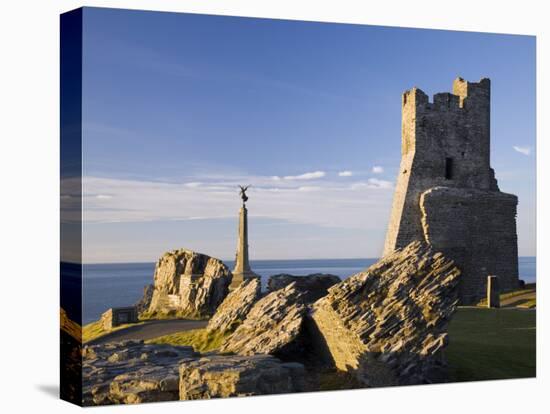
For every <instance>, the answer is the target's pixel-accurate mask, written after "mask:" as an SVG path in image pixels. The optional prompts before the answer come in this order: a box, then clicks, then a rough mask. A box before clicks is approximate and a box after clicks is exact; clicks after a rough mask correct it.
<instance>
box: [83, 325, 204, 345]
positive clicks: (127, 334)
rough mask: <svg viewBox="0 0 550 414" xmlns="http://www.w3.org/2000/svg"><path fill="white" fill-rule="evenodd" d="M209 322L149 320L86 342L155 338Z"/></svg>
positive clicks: (202, 326)
mask: <svg viewBox="0 0 550 414" xmlns="http://www.w3.org/2000/svg"><path fill="white" fill-rule="evenodd" d="M207 323H208V321H193V320H188V319H176V320H164V321H149V322H145V323H143V324H140V325H134V326H130V327H128V328H126V329H121V330H119V331H115V332H111V333H110V334H107V335H104V336H101V337H99V338H96V339H93V340H91V341H89V342H86V344H87V345H96V344H104V343H107V342H118V341H125V340H127V339H143V340H146V339H153V338H156V337H159V336H163V335H169V334H173V333H176V332H181V331H188V330H191V329H199V328H204V327H205V326H206V324H207Z"/></svg>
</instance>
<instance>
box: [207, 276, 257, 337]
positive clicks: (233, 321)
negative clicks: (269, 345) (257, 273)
mask: <svg viewBox="0 0 550 414" xmlns="http://www.w3.org/2000/svg"><path fill="white" fill-rule="evenodd" d="M260 296H261V291H260V281H259V280H258V279H247V280H245V281H244V282H242V283H241V284H240V285H239V286H238V287H237V288H236V289H235V290H233V291H232V292H231V293H229V295H227V297H226V298H225V300H224V301H223V302H222V304H221V305H220V306H219V307H218V309H217V310H216V313H215V314H214V316H213V317H212V318H211V319H210V320H209V321H208V326H207V327H206V329H207V330H208V331H220V332H228V331H232V330H234V329H235V328H236V327H237V326H238V325H239V324H240V323H242V322H243V321H244V320H245V319H246V316H247V315H248V312H249V311H250V309H252V306H253V305H254V304H255V303H256V302H257V301H258V299H260Z"/></svg>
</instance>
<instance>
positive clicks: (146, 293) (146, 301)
mask: <svg viewBox="0 0 550 414" xmlns="http://www.w3.org/2000/svg"><path fill="white" fill-rule="evenodd" d="M154 291H155V286H154V285H147V286H145V287H144V288H143V296H142V297H141V299H140V300H139V301H137V302H136V303H135V304H134V306H135V307H136V310H137V312H138V314H142V313H143V312H146V311H147V310H148V309H149V307H150V306H151V300H153V292H154Z"/></svg>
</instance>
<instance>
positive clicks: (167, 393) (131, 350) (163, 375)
mask: <svg viewBox="0 0 550 414" xmlns="http://www.w3.org/2000/svg"><path fill="white" fill-rule="evenodd" d="M198 355H199V354H197V353H196V352H194V351H193V348H192V347H190V346H170V345H148V344H144V343H143V341H123V342H116V343H108V344H102V345H88V346H85V347H84V349H83V352H82V358H83V364H82V378H83V382H82V384H83V404H84V405H105V404H121V403H124V404H134V403H142V402H151V401H173V400H177V399H178V398H179V371H178V370H179V362H180V361H182V360H185V359H187V358H197V357H198Z"/></svg>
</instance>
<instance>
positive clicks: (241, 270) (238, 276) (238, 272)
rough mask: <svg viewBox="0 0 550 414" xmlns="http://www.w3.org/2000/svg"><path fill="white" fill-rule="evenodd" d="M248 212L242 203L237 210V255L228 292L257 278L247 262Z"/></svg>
mask: <svg viewBox="0 0 550 414" xmlns="http://www.w3.org/2000/svg"><path fill="white" fill-rule="evenodd" d="M247 215H248V210H247V208H246V206H245V203H244V201H243V205H242V207H241V209H240V210H239V230H238V232H239V239H238V242H237V254H236V257H235V268H234V269H233V279H232V280H231V286H230V287H229V289H230V290H233V289H235V288H236V287H238V286H239V285H240V284H241V283H242V282H243V280H245V279H251V278H255V277H259V276H258V275H257V274H256V273H254V272H253V271H252V269H251V268H250V263H249V262H248V217H247Z"/></svg>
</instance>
